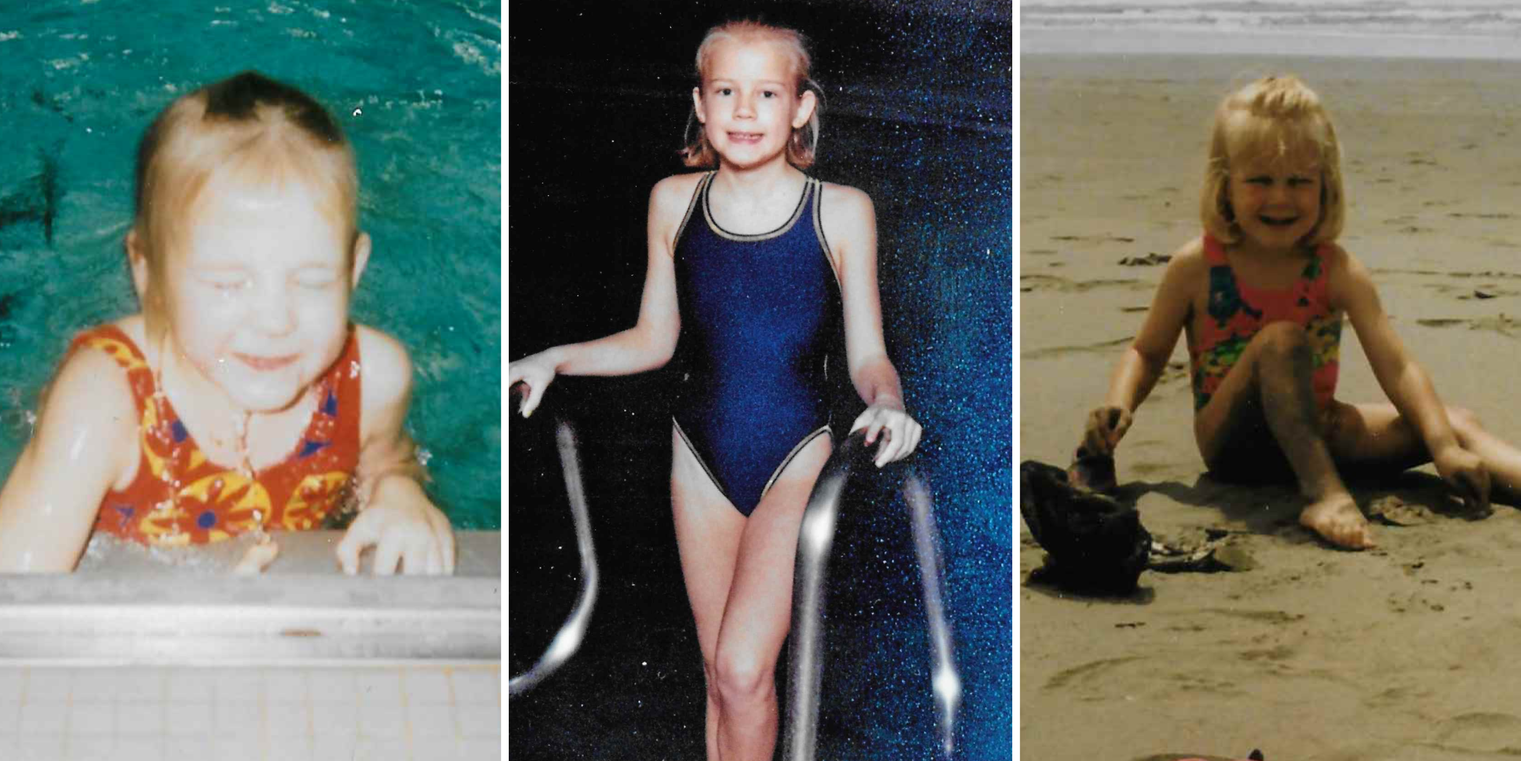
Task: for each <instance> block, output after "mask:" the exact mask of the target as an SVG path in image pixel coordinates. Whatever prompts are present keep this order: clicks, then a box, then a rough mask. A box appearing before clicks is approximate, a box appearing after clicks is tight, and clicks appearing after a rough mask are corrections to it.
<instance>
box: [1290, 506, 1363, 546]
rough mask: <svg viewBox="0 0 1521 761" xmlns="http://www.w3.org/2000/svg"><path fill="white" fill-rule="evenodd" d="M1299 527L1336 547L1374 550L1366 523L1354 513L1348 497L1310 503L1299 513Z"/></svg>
mask: <svg viewBox="0 0 1521 761" xmlns="http://www.w3.org/2000/svg"><path fill="white" fill-rule="evenodd" d="M1299 523H1300V524H1301V525H1303V526H1304V527H1305V528H1307V529H1309V530H1311V531H1314V532H1315V533H1317V534H1320V535H1321V537H1323V538H1324V539H1325V540H1326V541H1328V542H1330V543H1332V544H1334V545H1336V546H1338V547H1345V548H1347V549H1349V550H1362V549H1367V548H1369V547H1372V546H1373V532H1372V530H1371V529H1369V527H1368V519H1367V518H1364V517H1363V514H1362V511H1361V510H1358V509H1357V502H1355V501H1353V499H1352V495H1350V494H1339V495H1336V496H1333V497H1327V498H1325V499H1322V500H1320V501H1319V502H1312V503H1310V504H1309V505H1308V506H1306V507H1305V509H1304V510H1303V511H1302V512H1300V513H1299Z"/></svg>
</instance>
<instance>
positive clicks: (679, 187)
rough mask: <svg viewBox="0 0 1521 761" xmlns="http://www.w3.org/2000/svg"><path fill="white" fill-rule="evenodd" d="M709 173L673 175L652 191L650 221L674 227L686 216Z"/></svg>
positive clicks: (657, 184) (656, 184)
mask: <svg viewBox="0 0 1521 761" xmlns="http://www.w3.org/2000/svg"><path fill="white" fill-rule="evenodd" d="M707 174H708V172H687V173H686V174H673V175H671V176H670V177H667V178H665V179H663V180H661V181H660V182H657V183H655V187H654V188H652V189H651V190H650V220H651V221H652V222H654V223H657V224H664V225H667V226H669V227H672V228H674V226H675V225H676V224H677V223H679V222H680V221H681V219H682V218H683V217H685V216H686V213H687V208H688V207H690V206H691V205H692V199H693V197H695V196H696V194H697V184H698V183H699V182H702V178H703V177H705V176H707Z"/></svg>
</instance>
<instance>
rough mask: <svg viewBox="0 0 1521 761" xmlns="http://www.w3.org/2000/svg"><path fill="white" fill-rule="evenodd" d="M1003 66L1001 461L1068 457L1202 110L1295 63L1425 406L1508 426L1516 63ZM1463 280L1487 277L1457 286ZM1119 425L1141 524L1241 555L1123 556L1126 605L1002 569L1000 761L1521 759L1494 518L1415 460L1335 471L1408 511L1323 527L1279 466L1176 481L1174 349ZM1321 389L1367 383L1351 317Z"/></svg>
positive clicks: (1117, 61)
mask: <svg viewBox="0 0 1521 761" xmlns="http://www.w3.org/2000/svg"><path fill="white" fill-rule="evenodd" d="M1021 64H1022V72H1021V81H1020V114H1021V123H1020V138H1021V148H1020V160H1021V164H1020V183H1021V191H1022V193H1021V199H1020V212H1019V213H1020V236H1021V237H1020V275H1019V277H1020V291H1021V293H1020V301H1019V307H1020V318H1021V323H1020V340H1021V345H1020V350H1019V351H1020V362H1021V377H1020V390H1019V394H1020V444H1021V457H1022V458H1032V459H1039V460H1043V461H1047V462H1053V463H1055V464H1059V465H1065V464H1066V462H1067V458H1068V457H1069V455H1070V453H1071V451H1072V448H1073V446H1074V444H1075V443H1076V441H1077V436H1078V433H1079V430H1080V427H1081V423H1082V420H1083V417H1084V414H1085V413H1086V411H1087V410H1088V409H1090V408H1091V407H1093V406H1094V405H1096V404H1098V403H1100V402H1101V401H1102V399H1103V396H1104V390H1105V388H1106V386H1107V382H1108V375H1109V371H1110V369H1111V367H1112V366H1113V363H1114V362H1115V360H1116V359H1117V358H1118V356H1119V352H1120V350H1121V348H1122V347H1123V346H1125V345H1126V343H1127V342H1128V340H1129V339H1130V337H1131V336H1133V335H1134V332H1135V330H1136V329H1137V328H1138V327H1139V325H1140V321H1141V318H1142V316H1143V314H1144V309H1145V307H1146V306H1147V304H1148V303H1149V301H1150V298H1151V293H1152V291H1153V289H1154V288H1155V286H1156V283H1157V281H1158V278H1159V277H1160V275H1161V272H1162V267H1160V266H1122V265H1120V264H1119V263H1118V262H1119V260H1120V259H1122V258H1125V257H1139V256H1145V255H1147V254H1151V253H1157V254H1168V253H1171V252H1172V251H1173V250H1174V249H1176V248H1177V247H1178V246H1179V245H1180V244H1182V243H1183V242H1184V241H1186V240H1188V239H1189V238H1190V237H1192V236H1196V235H1197V234H1198V231H1199V219H1198V211H1197V205H1198V201H1197V199H1198V188H1199V183H1200V176H1201V174H1202V169H1203V158H1204V150H1205V139H1206V134H1205V133H1206V125H1207V123H1208V119H1209V116H1210V114H1211V112H1212V110H1213V108H1214V105H1215V103H1216V102H1218V100H1219V98H1220V97H1221V96H1222V95H1223V94H1224V93H1226V92H1227V91H1228V90H1229V89H1231V88H1232V87H1233V86H1234V85H1237V84H1241V83H1244V82H1245V81H1248V80H1249V79H1251V78H1253V77H1255V76H1257V75H1260V74H1265V73H1270V72H1274V71H1292V72H1295V73H1298V74H1299V75H1300V76H1302V77H1303V78H1305V79H1306V81H1307V82H1309V84H1310V85H1311V86H1312V87H1314V88H1315V89H1316V90H1317V91H1319V92H1320V94H1321V95H1322V97H1323V98H1324V99H1325V101H1326V103H1327V105H1328V107H1329V108H1330V109H1331V112H1332V117H1333V119H1334V120H1335V122H1336V125H1337V129H1338V133H1339V136H1340V138H1341V141H1342V144H1343V151H1344V158H1343V172H1344V174H1345V177H1346V189H1347V193H1348V196H1349V198H1350V206H1349V213H1348V224H1347V227H1346V232H1345V234H1344V235H1343V236H1342V239H1341V243H1342V244H1343V245H1344V246H1345V247H1346V248H1347V249H1348V250H1350V251H1351V252H1352V253H1354V254H1355V255H1357V256H1358V257H1359V258H1360V259H1361V260H1362V261H1363V263H1364V264H1365V265H1367V266H1368V268H1369V269H1370V270H1371V271H1372V272H1373V276H1374V280H1375V282H1376V283H1377V284H1378V286H1379V292H1380V295H1381V297H1382V299H1383V304H1384V308H1385V310H1386V311H1387V312H1388V313H1389V314H1390V315H1391V317H1392V319H1393V322H1394V326H1395V329H1396V330H1397V331H1398V332H1399V334H1400V335H1401V336H1402V337H1403V339H1404V340H1405V342H1406V344H1407V345H1408V347H1409V348H1410V350H1411V352H1412V353H1413V354H1414V356H1415V357H1416V358H1417V360H1418V361H1419V362H1421V364H1422V365H1423V366H1424V367H1425V368H1426V370H1427V372H1428V373H1429V374H1430V375H1431V377H1432V379H1433V380H1434V382H1435V384H1436V388H1437V392H1438V394H1439V395H1440V396H1441V397H1442V399H1443V400H1444V401H1446V402H1447V403H1448V404H1452V405H1455V406H1463V407H1468V408H1470V409H1472V410H1474V411H1475V412H1477V413H1478V414H1479V416H1480V419H1481V420H1482V421H1484V423H1485V425H1486V426H1488V427H1489V428H1490V430H1492V431H1495V432H1496V433H1499V434H1500V435H1501V436H1503V437H1505V438H1508V439H1511V440H1521V410H1518V408H1521V399H1518V395H1517V391H1518V388H1521V384H1518V383H1517V382H1516V377H1517V375H1518V371H1521V351H1518V349H1521V203H1518V201H1521V158H1518V157H1521V63H1516V62H1511V63H1501V62H1467V63H1457V62H1440V61H1409V60H1407V61H1400V60H1375V59H1349V60H1334V59H1308V58H1295V59H1288V60H1283V59H1280V60H1273V59H1266V58H1257V59H1246V58H1234V57H1192V58H1190V57H1177V56H1161V55H1158V56H1130V57H1119V56H1110V57H1086V58H1084V57H1063V56H1024V57H1022V59H1021ZM1480 293H1482V294H1483V295H1484V297H1481V296H1480V295H1479V294H1480ZM1174 361H1175V365H1176V366H1175V367H1174V368H1172V369H1170V370H1169V371H1168V372H1167V374H1166V375H1164V377H1163V379H1162V381H1161V382H1160V383H1159V384H1158V386H1157V388H1156V390H1155V391H1154V392H1153V394H1152V396H1151V398H1150V399H1149V400H1148V401H1147V403H1146V404H1145V405H1144V406H1143V407H1142V408H1141V410H1140V412H1139V413H1138V415H1137V417H1136V423H1135V426H1134V428H1133V429H1132V430H1131V431H1130V434H1129V436H1128V437H1127V438H1126V439H1125V441H1124V443H1123V444H1122V445H1121V448H1120V452H1119V479H1120V482H1121V483H1122V484H1125V485H1126V489H1127V493H1128V494H1129V495H1130V496H1131V497H1132V498H1136V499H1138V501H1137V504H1138V507H1139V509H1140V511H1141V518H1142V521H1143V522H1144V523H1145V525H1146V527H1147V528H1148V529H1149V530H1150V531H1151V532H1152V533H1153V534H1154V535H1156V536H1157V537H1158V538H1159V539H1163V540H1172V541H1182V540H1186V539H1189V538H1190V537H1199V536H1201V535H1203V533H1204V531H1205V529H1221V530H1224V531H1227V532H1230V533H1229V534H1228V535H1227V538H1228V541H1229V542H1230V543H1231V544H1232V545H1234V546H1235V547H1236V548H1238V549H1239V550H1241V551H1244V552H1245V553H1247V554H1249V555H1250V556H1251V557H1252V558H1253V559H1254V560H1255V567H1253V568H1251V569H1250V570H1246V571H1241V572H1235V573H1216V574H1203V573H1189V574H1174V575H1164V574H1160V573H1155V572H1151V571H1148V572H1146V573H1144V574H1143V575H1142V576H1141V589H1140V591H1139V592H1138V593H1137V594H1136V595H1135V596H1133V597H1130V598H1126V599H1118V600H1115V599H1092V598H1082V597H1074V596H1071V595H1065V596H1064V595H1061V594H1058V593H1056V592H1055V591H1053V590H1050V589H1047V588H1043V587H1039V586H1035V585H1030V584H1027V583H1025V577H1027V576H1028V575H1029V573H1030V571H1031V570H1032V569H1034V568H1036V567H1038V566H1039V565H1040V564H1041V561H1042V557H1043V552H1042V551H1041V550H1040V548H1039V547H1038V546H1037V545H1036V544H1035V543H1034V541H1033V540H1032V539H1031V538H1030V535H1029V532H1028V530H1026V529H1023V528H1022V532H1021V546H1020V578H1019V580H1018V583H1020V585H1021V586H1020V618H1019V629H1020V631H1019V643H1020V675H1019V685H1020V692H1019V707H1020V743H1021V757H1022V758H1027V759H1042V760H1048V759H1049V760H1055V761H1060V760H1062V759H1084V760H1087V759H1104V760H1105V761H1110V760H1114V759H1118V760H1120V761H1125V760H1128V759H1142V758H1147V757H1150V756H1153V755H1161V754H1166V753H1196V754H1201V755H1202V754H1209V755H1216V756H1228V757H1233V758H1245V757H1246V755H1247V753H1248V752H1250V751H1251V750H1252V749H1253V748H1260V749H1261V750H1262V751H1263V752H1264V754H1265V755H1266V758H1267V761H1317V760H1322V761H1329V760H1330V759H1386V760H1387V759H1422V760H1438V761H1440V760H1442V759H1472V758H1491V757H1496V756H1501V757H1505V756H1516V755H1521V647H1518V644H1521V643H1518V642H1517V641H1513V640H1512V638H1521V637H1518V635H1521V512H1518V510H1517V509H1516V508H1514V507H1508V506H1498V505H1497V507H1496V510H1495V512H1494V513H1493V514H1492V515H1491V516H1490V517H1488V518H1486V519H1483V520H1476V521H1475V520H1466V519H1464V518H1462V517H1459V516H1457V515H1455V514H1453V511H1452V509H1451V503H1450V501H1449V500H1448V498H1447V496H1446V493H1445V491H1444V489H1443V487H1442V485H1441V483H1440V482H1439V481H1437V480H1436V479H1435V477H1434V476H1432V475H1430V470H1429V468H1427V469H1426V471H1425V472H1421V471H1417V472H1415V473H1413V474H1408V475H1407V476H1406V477H1405V478H1404V479H1403V480H1401V481H1399V482H1393V483H1381V484H1365V485H1360V486H1356V487H1355V488H1354V493H1355V495H1356V496H1357V498H1358V500H1359V503H1360V504H1362V505H1363V506H1364V507H1365V509H1366V508H1367V506H1368V505H1369V504H1370V503H1372V502H1374V501H1375V500H1377V499H1379V498H1381V497H1385V496H1387V495H1395V496H1397V497H1399V498H1401V499H1403V500H1404V501H1405V502H1407V503H1410V504H1414V505H1419V506H1425V507H1427V508H1429V509H1430V510H1431V511H1433V512H1432V515H1431V516H1430V517H1429V518H1428V519H1427V520H1426V521H1425V522H1423V523H1419V524H1418V525H1412V526H1389V525H1377V526H1376V528H1375V530H1376V532H1377V534H1376V537H1377V540H1378V542H1379V547H1378V549H1375V550H1372V551H1367V552H1344V551H1338V550H1334V549H1329V548H1328V547H1327V546H1326V545H1324V544H1322V543H1321V542H1319V541H1317V540H1316V539H1314V538H1313V537H1312V536H1310V535H1309V534H1308V533H1307V532H1305V531H1304V530H1303V529H1301V528H1299V526H1298V525H1297V523H1296V517H1297V514H1298V511H1299V508H1300V506H1301V502H1300V501H1299V499H1298V498H1297V497H1296V496H1295V494H1294V493H1293V491H1292V490H1291V489H1288V488H1283V489H1277V488H1259V489H1246V488H1241V487H1232V486H1226V485H1222V484H1219V483H1217V482H1213V481H1211V480H1210V479H1208V478H1207V477H1203V465H1202V463H1201V461H1200V459H1199V455H1198V452H1197V450H1196V449H1195V446H1194V443H1193V440H1192V432H1191V427H1190V423H1189V421H1190V418H1191V414H1192V412H1191V400H1190V397H1189V387H1188V379H1187V370H1186V366H1187V365H1186V363H1187V352H1186V349H1185V348H1184V346H1183V343H1182V342H1181V341H1180V342H1179V345H1178V347H1177V352H1176V354H1175V356H1174ZM1341 363H1342V371H1341V383H1340V386H1339V389H1338V397H1339V398H1341V399H1344V400H1346V401H1353V402H1356V401H1375V400H1378V401H1381V400H1383V399H1384V396H1383V394H1382V392H1381V391H1380V389H1379V388H1378V385H1377V383H1376V381H1375V380H1374V379H1373V376H1372V372H1371V371H1370V370H1369V368H1368V363H1367V360H1366V358H1365V357H1364V355H1363V351H1362V349H1361V347H1360V346H1359V345H1358V342H1357V337H1356V335H1355V334H1354V332H1353V331H1352V330H1351V329H1350V327H1349V328H1348V329H1347V330H1345V331H1344V334H1343V341H1342V355H1341Z"/></svg>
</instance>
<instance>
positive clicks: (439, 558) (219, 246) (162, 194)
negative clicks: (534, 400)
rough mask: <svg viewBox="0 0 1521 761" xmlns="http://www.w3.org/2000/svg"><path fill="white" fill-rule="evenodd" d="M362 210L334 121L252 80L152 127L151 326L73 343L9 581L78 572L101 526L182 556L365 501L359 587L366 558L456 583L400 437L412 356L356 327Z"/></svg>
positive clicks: (189, 99)
mask: <svg viewBox="0 0 1521 761" xmlns="http://www.w3.org/2000/svg"><path fill="white" fill-rule="evenodd" d="M357 196H358V181H357V175H356V169H355V165H354V156H353V151H352V149H351V148H350V146H349V143H348V141H347V139H346V138H345V137H344V136H343V133H342V131H341V130H340V128H339V126H338V123H337V122H336V121H334V120H333V118H332V117H331V116H330V115H329V114H328V113H327V112H326V111H325V110H324V109H323V108H322V107H321V106H320V105H318V104H317V102H316V101H314V100H312V99H311V98H310V97H309V96H307V95H306V94H304V93H302V92H300V91H298V90H296V89H294V88H291V87H289V86H287V85H284V84H281V83H278V82H275V81H273V80H270V79H268V78H266V77H264V76H261V75H259V74H256V73H252V72H249V73H244V74H240V75H237V76H235V77H232V78H230V79H227V80H224V81H221V82H217V83H215V84H211V85H208V86H206V87H203V88H201V89H199V90H196V91H195V92H192V93H190V94H188V95H185V96H183V97H181V98H179V99H177V100H176V101H174V102H173V103H172V104H170V105H169V107H168V108H166V109H165V110H164V111H163V113H161V114H159V116H158V118H157V119H156V120H155V121H154V122H153V124H152V126H150V127H149V128H148V131H147V133H146V134H145V135H144V137H143V140H142V143H141V145H140V146H139V149H138V156H137V172H136V218H135V219H134V221H133V224H132V227H131V229H130V230H129V231H128V233H127V236H126V254H127V258H128V262H129V264H130V267H131V274H132V282H133V285H134V286H135V287H136V290H137V295H138V300H139V302H140V304H141V305H142V313H141V314H134V315H131V316H128V317H124V318H122V319H120V320H117V321H115V322H113V323H109V324H106V325H102V326H99V327H96V328H92V329H90V330H86V331H84V332H83V333H81V334H80V335H79V336H77V337H76V338H75V339H74V341H73V343H72V345H71V346H70V349H69V353H68V355H67V356H66V357H65V359H64V361H63V364H62V366H61V367H60V368H59V369H58V371H57V374H56V375H55V377H54V378H53V380H52V382H51V384H50V386H49V388H48V389H47V390H46V392H45V393H44V395H43V401H42V405H41V411H40V414H39V417H38V421H37V425H36V429H35V431H34V433H33V436H32V438H31V440H30V441H29V442H28V443H27V445H26V447H25V449H23V450H22V453H21V456H20V458H19V459H18V461H17V462H16V466H15V469H14V470H12V471H11V474H10V477H9V479H8V480H7V481H6V483H5V487H4V489H3V491H0V572H12V571H67V570H70V569H72V568H73V567H74V565H75V563H76V562H77V561H78V559H79V556H80V553H81V551H82V550H83V548H84V546H85V543H86V541H87V540H88V539H89V538H90V534H91V532H92V530H98V531H103V532H107V533H110V534H114V535H116V536H119V537H122V538H124V539H127V540H130V541H135V542H140V543H143V544H148V545H158V546H182V545H190V544H199V543H205V542H212V541H218V540H222V539H226V538H228V537H232V536H235V535H238V534H241V533H245V532H256V533H258V534H261V535H262V532H264V531H265V530H269V529H297V530H299V529H309V528H317V527H320V526H321V525H322V523H323V521H324V519H325V518H327V517H328V516H329V515H330V514H333V513H334V512H335V511H338V510H339V509H340V508H342V506H343V504H344V502H345V501H346V500H349V499H355V498H356V497H355V494H357V500H358V504H359V507H360V510H361V512H360V513H359V515H358V516H357V517H356V518H355V519H354V521H353V523H352V525H351V526H350V527H349V529H348V532H347V534H346V535H345V536H344V538H343V541H342V542H340V543H339V544H338V546H337V556H338V560H339V562H340V564H341V566H342V567H343V569H344V570H345V571H346V572H348V573H354V572H356V571H357V569H358V565H359V554H360V552H361V550H362V549H364V548H365V547H368V546H371V545H373V546H375V547H376V553H375V564H374V569H375V572H376V573H380V574H387V573H393V572H395V570H396V569H397V565H398V563H400V564H401V565H402V568H403V569H404V570H405V572H407V573H450V572H452V569H453V564H454V539H453V534H452V532H451V529H450V526H449V521H448V519H447V518H446V517H444V515H443V514H442V513H441V512H440V511H439V510H438V508H437V507H435V506H434V505H433V504H432V503H431V502H430V501H429V500H428V498H427V496H426V495H425V494H424V493H423V490H422V487H421V485H420V483H419V482H418V478H419V477H420V476H421V475H422V474H421V471H420V469H419V467H418V465H417V463H416V461H415V459H414V457H413V447H412V443H411V441H410V440H409V439H408V437H407V435H406V434H405V433H404V432H403V430H402V421H403V418H404V417H405V416H406V410H407V403H408V399H409V395H410V386H411V380H412V370H411V364H410V362H409V360H408V358H407V353H406V351H405V350H404V349H403V348H402V347H401V345H400V344H398V343H397V342H396V341H395V340H394V339H392V338H390V337H389V336H386V335H384V334H383V333H380V332H379V331H376V330H374V329H372V328H368V327H365V326H363V325H355V324H352V323H350V322H349V299H350V296H351V295H352V292H353V289H354V287H355V286H356V285H357V284H358V283H359V276H360V274H362V273H363V272H364V267H365V264H366V263H367V262H368V260H369V255H370V238H369V236H368V235H366V234H365V233H363V232H360V231H359V229H358V227H357ZM361 389H362V390H363V393H362V394H361V393H360V391H361ZM263 546H264V547H265V548H267V549H268V550H271V551H268V552H265V553H263V558H262V560H261V562H268V560H269V559H271V558H272V556H273V555H272V549H273V548H272V546H271V545H269V544H267V543H266V544H265V545H263Z"/></svg>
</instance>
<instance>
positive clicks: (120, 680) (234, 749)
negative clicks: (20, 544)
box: [0, 666, 501, 761]
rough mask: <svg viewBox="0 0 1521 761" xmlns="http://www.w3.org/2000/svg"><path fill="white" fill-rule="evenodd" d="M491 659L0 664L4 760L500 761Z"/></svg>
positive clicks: (496, 673) (497, 686) (0, 752)
mask: <svg viewBox="0 0 1521 761" xmlns="http://www.w3.org/2000/svg"><path fill="white" fill-rule="evenodd" d="M500 708H501V680H500V669H499V668H498V667H496V666H452V667H444V666H385V667H352V666H344V667H303V668H299V669H295V668H278V669H274V668H271V669H255V668H222V669H196V668H83V667H67V668H64V667H41V666H0V759H21V760H23V761H31V760H32V759H37V760H38V761H60V760H67V759H80V760H81V761H83V760H85V759H88V760H89V761H95V760H96V759H110V761H191V760H192V759H193V760H194V761H201V760H202V759H205V760H206V761H244V760H245V759H247V760H248V761H253V760H255V759H258V760H260V761H308V760H310V761H331V760H333V759H355V760H356V761H357V760H360V759H374V760H375V761H381V760H384V761H392V760H393V759H395V760H397V761H400V760H402V759H416V761H450V760H452V759H458V760H459V761H477V759H488V760H489V761H497V759H499V758H500V757H501V755H500V746H501V724H500V715H501V714H500Z"/></svg>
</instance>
